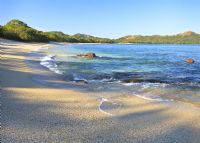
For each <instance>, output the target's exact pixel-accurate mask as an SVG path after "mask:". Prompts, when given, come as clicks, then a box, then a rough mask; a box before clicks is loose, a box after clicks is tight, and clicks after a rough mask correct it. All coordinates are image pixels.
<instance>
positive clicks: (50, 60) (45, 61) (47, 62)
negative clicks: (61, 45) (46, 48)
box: [40, 55, 63, 74]
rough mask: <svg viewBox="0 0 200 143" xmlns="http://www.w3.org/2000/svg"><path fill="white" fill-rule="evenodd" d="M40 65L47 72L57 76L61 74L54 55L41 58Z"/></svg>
mask: <svg viewBox="0 0 200 143" xmlns="http://www.w3.org/2000/svg"><path fill="white" fill-rule="evenodd" d="M40 64H41V65H42V66H44V67H46V68H48V69H49V70H51V71H53V72H55V73H57V74H63V73H62V72H61V71H60V70H59V69H58V65H57V64H56V62H55V55H47V56H45V57H43V58H42V59H41V61H40Z"/></svg>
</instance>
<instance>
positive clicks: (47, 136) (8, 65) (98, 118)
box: [0, 39, 200, 143]
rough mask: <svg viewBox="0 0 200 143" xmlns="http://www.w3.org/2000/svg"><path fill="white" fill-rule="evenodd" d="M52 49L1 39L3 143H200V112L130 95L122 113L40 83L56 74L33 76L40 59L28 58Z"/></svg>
mask: <svg viewBox="0 0 200 143" xmlns="http://www.w3.org/2000/svg"><path fill="white" fill-rule="evenodd" d="M50 46H52V45H51V44H39V43H23V42H14V41H10V40H4V39H0V52H1V62H0V85H1V126H2V130H1V136H2V139H1V140H2V143H33V142H34V143H36V142H37V143H96V142H99V143H118V142H119V143H121V142H124V143H125V142H127V143H129V142H130V143H133V142H134V143H143V142H144V143H157V142H158V143H173V142H176V143H199V142H200V122H199V121H200V108H199V107H197V106H194V105H190V104H186V103H182V102H172V103H170V104H166V103H161V102H153V101H148V100H144V99H141V98H138V97H136V96H129V95H124V96H120V97H118V98H115V99H114V101H115V102H116V103H118V104H120V105H121V106H120V107H116V108H114V105H112V107H113V108H107V107H110V106H109V104H112V103H110V102H109V101H106V100H99V99H97V98H94V97H93V96H91V94H88V93H87V92H80V91H78V90H75V89H73V88H62V87H58V88H57V87H50V86H47V85H44V84H40V83H38V82H36V81H34V80H33V77H35V76H40V75H43V76H46V75H49V76H51V74H52V73H51V72H50V71H48V70H47V69H42V68H41V69H35V70H33V69H32V68H31V67H30V66H28V65H27V63H26V61H27V60H32V61H34V60H37V59H27V58H29V56H28V55H29V54H30V52H31V51H33V50H37V49H40V48H44V47H50ZM38 66H39V65H38ZM54 82H57V83H64V81H62V80H60V79H59V78H58V79H57V80H56V81H55V79H54ZM104 106H105V108H104V109H105V110H102V111H101V109H103V108H102V107H104ZM99 109H100V110H99Z"/></svg>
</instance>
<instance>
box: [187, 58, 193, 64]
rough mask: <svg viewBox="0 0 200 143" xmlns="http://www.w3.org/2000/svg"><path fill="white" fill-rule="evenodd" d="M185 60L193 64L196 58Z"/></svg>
mask: <svg viewBox="0 0 200 143" xmlns="http://www.w3.org/2000/svg"><path fill="white" fill-rule="evenodd" d="M185 62H187V63H188V64H193V63H194V60H193V59H186V60H185Z"/></svg>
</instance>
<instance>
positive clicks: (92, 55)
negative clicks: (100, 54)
mask: <svg viewBox="0 0 200 143" xmlns="http://www.w3.org/2000/svg"><path fill="white" fill-rule="evenodd" d="M77 56H79V57H87V58H95V57H97V56H96V54H95V53H92V52H90V53H85V54H78V55H77Z"/></svg>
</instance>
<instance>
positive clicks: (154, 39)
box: [115, 31, 200, 44]
mask: <svg viewBox="0 0 200 143" xmlns="http://www.w3.org/2000/svg"><path fill="white" fill-rule="evenodd" d="M115 42H117V43H152V44H159V43H166V44H200V35H199V34H197V33H195V32H192V31H188V32H184V33H180V34H177V35H171V36H160V35H153V36H141V35H129V36H125V37H121V38H119V39H116V41H115Z"/></svg>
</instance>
